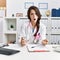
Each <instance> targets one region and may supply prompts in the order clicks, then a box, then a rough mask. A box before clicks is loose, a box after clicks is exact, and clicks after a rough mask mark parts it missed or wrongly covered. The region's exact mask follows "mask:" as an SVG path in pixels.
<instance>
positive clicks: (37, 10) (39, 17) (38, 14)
mask: <svg viewBox="0 0 60 60" xmlns="http://www.w3.org/2000/svg"><path fill="white" fill-rule="evenodd" d="M32 9H33V10H34V11H35V12H36V15H37V16H38V20H37V23H36V26H37V30H36V32H35V34H34V36H36V35H37V32H38V31H39V25H40V19H41V14H40V11H39V9H38V8H37V7H36V6H31V7H30V8H29V9H28V11H27V17H28V19H29V20H30V21H31V19H30V12H31V10H32Z"/></svg>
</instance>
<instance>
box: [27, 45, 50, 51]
mask: <svg viewBox="0 0 60 60" xmlns="http://www.w3.org/2000/svg"><path fill="white" fill-rule="evenodd" d="M27 50H28V51H29V52H49V51H50V50H49V49H48V47H47V46H43V45H40V44H28V45H27Z"/></svg>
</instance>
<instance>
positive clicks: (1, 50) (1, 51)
mask: <svg viewBox="0 0 60 60" xmlns="http://www.w3.org/2000/svg"><path fill="white" fill-rule="evenodd" d="M18 52H20V51H19V50H13V49H7V48H0V54H3V55H13V54H16V53H18Z"/></svg>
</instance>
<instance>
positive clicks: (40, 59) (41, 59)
mask: <svg viewBox="0 0 60 60" xmlns="http://www.w3.org/2000/svg"><path fill="white" fill-rule="evenodd" d="M47 46H48V47H49V48H50V50H51V51H50V52H28V51H27V48H26V46H25V47H20V46H19V45H18V44H10V45H9V46H8V47H5V48H9V49H10V48H12V49H16V50H20V51H21V52H19V53H17V54H14V55H10V56H7V55H2V54H0V60H60V53H58V52H54V51H53V48H52V45H47Z"/></svg>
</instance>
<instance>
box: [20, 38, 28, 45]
mask: <svg viewBox="0 0 60 60" xmlns="http://www.w3.org/2000/svg"><path fill="white" fill-rule="evenodd" d="M26 43H27V42H26V40H25V39H24V38H21V46H25V45H26Z"/></svg>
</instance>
